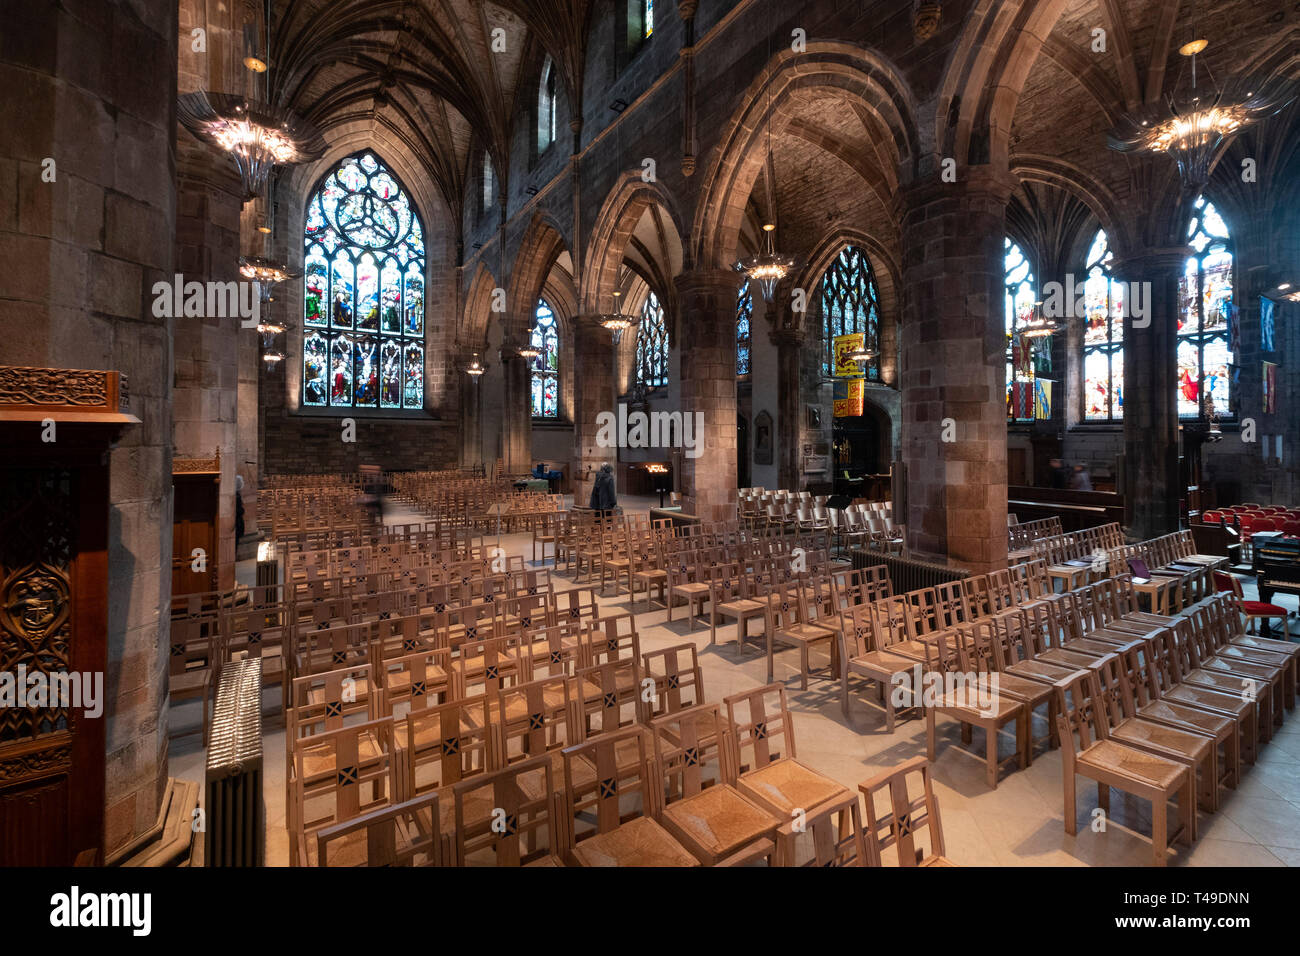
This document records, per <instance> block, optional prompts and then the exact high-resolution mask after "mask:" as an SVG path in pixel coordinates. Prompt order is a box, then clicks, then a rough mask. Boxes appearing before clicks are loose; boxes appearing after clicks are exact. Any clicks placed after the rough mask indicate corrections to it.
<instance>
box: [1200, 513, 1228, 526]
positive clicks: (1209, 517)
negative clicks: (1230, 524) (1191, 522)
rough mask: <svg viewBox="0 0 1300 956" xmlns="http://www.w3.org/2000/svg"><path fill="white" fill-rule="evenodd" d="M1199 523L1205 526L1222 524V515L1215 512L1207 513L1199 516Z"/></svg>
mask: <svg viewBox="0 0 1300 956" xmlns="http://www.w3.org/2000/svg"><path fill="white" fill-rule="evenodd" d="M1201 521H1203V522H1204V523H1205V524H1221V523H1222V522H1223V515H1221V514H1219V512H1217V511H1207V512H1205V513H1204V514H1203V515H1201Z"/></svg>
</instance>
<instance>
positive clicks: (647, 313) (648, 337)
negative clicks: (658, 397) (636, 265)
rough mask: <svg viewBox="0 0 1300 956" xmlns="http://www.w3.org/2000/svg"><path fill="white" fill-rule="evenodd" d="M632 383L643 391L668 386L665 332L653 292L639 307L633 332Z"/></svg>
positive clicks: (662, 316)
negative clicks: (634, 346) (634, 374)
mask: <svg viewBox="0 0 1300 956" xmlns="http://www.w3.org/2000/svg"><path fill="white" fill-rule="evenodd" d="M636 379H637V381H638V382H640V383H641V384H643V385H644V386H645V387H646V388H659V387H660V386H663V385H667V384H668V328H667V326H666V325H665V324H664V310H663V306H661V305H660V304H659V297H658V296H656V295H655V294H654V293H653V292H651V293H650V294H649V295H648V296H646V300H645V303H644V304H643V305H642V306H641V323H640V324H639V325H638V326H637V329H636Z"/></svg>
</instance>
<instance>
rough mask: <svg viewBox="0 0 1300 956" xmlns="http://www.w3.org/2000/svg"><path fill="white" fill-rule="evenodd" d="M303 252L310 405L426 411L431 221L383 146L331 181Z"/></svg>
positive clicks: (313, 208) (310, 214) (305, 392)
mask: <svg viewBox="0 0 1300 956" xmlns="http://www.w3.org/2000/svg"><path fill="white" fill-rule="evenodd" d="M303 249H304V258H303V263H304V275H303V326H304V330H305V332H304V336H303V377H302V401H303V404H304V405H306V406H310V407H317V408H320V407H330V408H390V409H398V408H423V407H424V228H423V226H422V225H421V224H420V216H419V214H418V213H417V212H416V211H415V207H414V206H413V205H412V204H411V201H410V199H409V198H408V197H407V194H406V192H405V190H403V189H402V187H401V185H400V184H399V183H398V182H397V179H396V178H395V177H394V176H393V174H392V173H391V172H389V170H388V168H387V167H386V166H384V164H383V163H381V162H380V161H379V159H377V158H376V157H375V154H374V153H371V152H368V151H367V152H362V153H357V154H356V155H355V156H349V157H348V158H347V159H345V160H343V161H342V162H341V163H339V164H338V166H336V167H335V168H334V169H333V171H331V172H330V173H329V174H328V175H327V176H326V177H325V178H324V179H323V180H321V183H320V185H319V186H318V187H317V189H316V191H315V192H314V193H313V194H312V197H311V199H310V200H309V201H308V203H307V216H306V224H305V226H304V229H303Z"/></svg>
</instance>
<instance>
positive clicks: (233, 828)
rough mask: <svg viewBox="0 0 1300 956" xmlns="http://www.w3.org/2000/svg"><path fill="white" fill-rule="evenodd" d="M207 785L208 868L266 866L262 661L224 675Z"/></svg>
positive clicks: (237, 665) (235, 666)
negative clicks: (264, 863)
mask: <svg viewBox="0 0 1300 956" xmlns="http://www.w3.org/2000/svg"><path fill="white" fill-rule="evenodd" d="M205 782H206V793H207V797H206V800H205V808H204V809H205V810H206V815H207V820H206V824H207V831H206V833H205V836H204V844H203V846H204V859H203V863H204V866H261V865H262V864H263V862H264V857H265V854H266V805H265V803H264V801H263V798H262V659H261V658H260V657H251V658H247V659H245V660H241V661H232V662H230V663H228V664H226V665H225V666H224V667H223V668H222V670H221V680H220V682H219V683H218V685H217V699H216V703H215V704H214V705H213V708H212V729H211V734H210V736H209V739H208V766H207V774H206V777H205Z"/></svg>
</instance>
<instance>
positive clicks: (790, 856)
mask: <svg viewBox="0 0 1300 956" xmlns="http://www.w3.org/2000/svg"><path fill="white" fill-rule="evenodd" d="M804 845H810V846H811V853H810V854H803V853H801V851H800V848H801V847H802V846H804ZM803 856H806V859H804V860H803V862H799V860H800V858H801V857H803ZM772 865H773V866H806V867H813V866H817V867H825V866H869V865H870V863H869V857H868V855H867V844H866V840H865V839H864V838H863V835H862V816H861V811H860V810H859V808H858V795H857V794H856V793H850V792H848V791H847V790H846V791H845V793H844V795H843V796H841V797H838V798H836V799H834V800H831V801H829V802H826V803H822V804H821V805H820V806H819V807H818V808H817V809H815V810H806V811H804V810H801V811H799V812H798V813H796V814H795V815H794V818H793V819H791V820H790V821H788V822H786V823H783V824H782V825H781V827H780V828H779V829H778V830H777V831H776V853H775V854H774V855H773V859H772Z"/></svg>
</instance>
